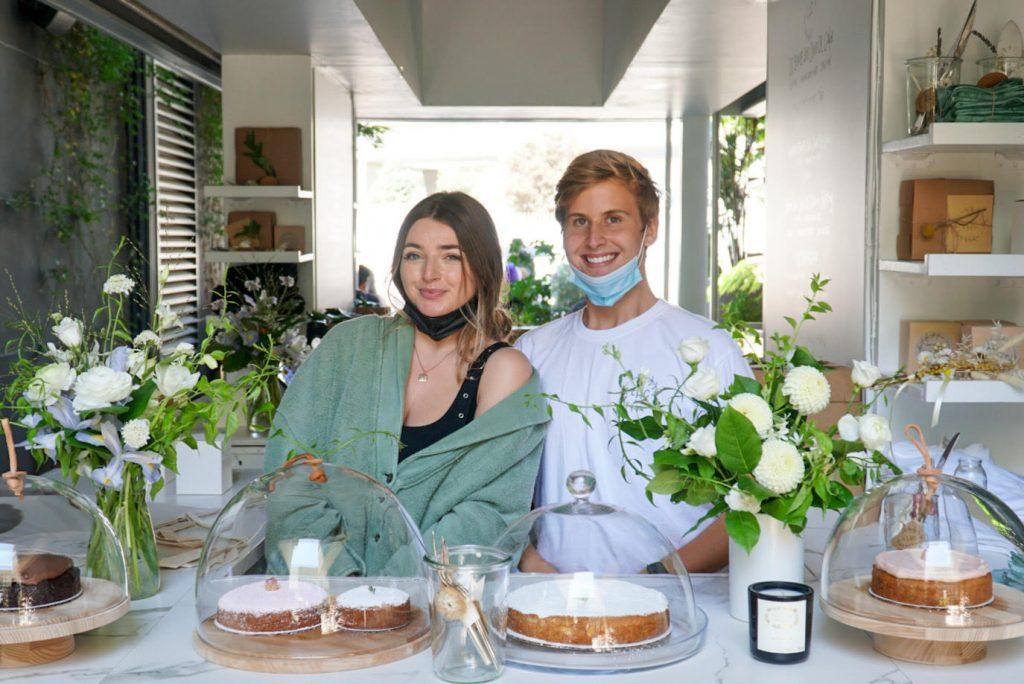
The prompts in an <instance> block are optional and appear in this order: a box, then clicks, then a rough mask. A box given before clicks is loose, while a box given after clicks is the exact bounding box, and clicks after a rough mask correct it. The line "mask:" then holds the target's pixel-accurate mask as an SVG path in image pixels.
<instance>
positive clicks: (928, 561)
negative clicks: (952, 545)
mask: <svg viewBox="0 0 1024 684" xmlns="http://www.w3.org/2000/svg"><path fill="white" fill-rule="evenodd" d="M924 566H925V567H926V568H949V567H952V566H953V554H952V553H950V550H949V542H944V541H942V542H929V543H928V546H926V547H925V549H924Z"/></svg>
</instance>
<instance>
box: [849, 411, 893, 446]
mask: <svg viewBox="0 0 1024 684" xmlns="http://www.w3.org/2000/svg"><path fill="white" fill-rule="evenodd" d="M857 427H858V432H859V434H860V441H861V443H863V444H864V447H865V448H867V449H868V450H869V451H876V450H878V449H881V448H883V447H884V446H885V445H886V444H888V443H889V442H891V441H892V432H891V431H890V430H889V422H888V421H887V420H886V419H885V418H883V417H882V416H879V415H875V414H873V413H869V414H867V415H866V416H861V417H860V421H858V425H857Z"/></svg>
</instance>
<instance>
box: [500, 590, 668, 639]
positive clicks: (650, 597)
mask: <svg viewBox="0 0 1024 684" xmlns="http://www.w3.org/2000/svg"><path fill="white" fill-rule="evenodd" d="M507 606H508V629H509V631H510V632H511V633H512V634H513V635H514V636H516V637H518V638H520V639H523V640H526V641H531V642H535V643H541V644H545V645H553V646H585V647H591V648H609V647H616V646H633V645H638V644H642V643H648V642H650V641H656V640H658V639H660V638H662V637H664V636H665V634H667V633H668V631H669V629H670V623H669V611H668V599H667V598H666V597H665V595H664V594H662V593H661V592H660V591H657V590H654V589H648V588H647V587H642V586H640V585H637V584H633V583H632V582H625V581H622V580H614V579H600V578H594V576H593V575H591V574H590V573H578V574H577V575H576V576H574V577H571V578H560V579H555V580H547V581H543V582H536V583H534V584H528V585H526V586H522V587H520V588H518V589H516V590H515V591H513V592H512V593H510V594H509V595H508V601H507Z"/></svg>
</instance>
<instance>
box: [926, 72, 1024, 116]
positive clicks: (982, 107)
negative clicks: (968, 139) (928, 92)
mask: <svg viewBox="0 0 1024 684" xmlns="http://www.w3.org/2000/svg"><path fill="white" fill-rule="evenodd" d="M937 120H938V121H965V122H966V121H973V122H994V121H1024V81H1022V80H1021V79H1019V78H1008V79H1006V80H1005V81H1003V82H1002V83H1000V84H999V85H997V86H995V87H992V88H979V87H978V86H975V85H970V84H966V83H965V84H960V85H955V86H951V87H949V88H940V89H939V91H938V117H937Z"/></svg>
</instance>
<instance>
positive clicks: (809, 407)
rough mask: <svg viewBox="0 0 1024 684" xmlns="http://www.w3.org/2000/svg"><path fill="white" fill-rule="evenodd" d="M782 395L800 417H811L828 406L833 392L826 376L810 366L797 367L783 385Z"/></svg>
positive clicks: (787, 375) (787, 376) (788, 374)
mask: <svg viewBox="0 0 1024 684" xmlns="http://www.w3.org/2000/svg"><path fill="white" fill-rule="evenodd" d="M782 394H783V395H785V396H786V397H787V398H788V399H789V403H790V404H792V406H793V408H795V409H796V410H797V411H798V412H799V413H800V415H802V416H810V415H813V414H815V413H817V412H818V411H822V410H824V409H825V407H826V406H828V402H829V399H830V398H831V396H832V390H831V388H830V387H829V385H828V380H827V379H826V378H825V374H824V373H822V372H821V371H820V370H818V369H817V368H811V367H810V366H797V367H796V368H794V369H792V370H791V371H789V372H788V373H786V379H785V380H784V381H783V383H782Z"/></svg>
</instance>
